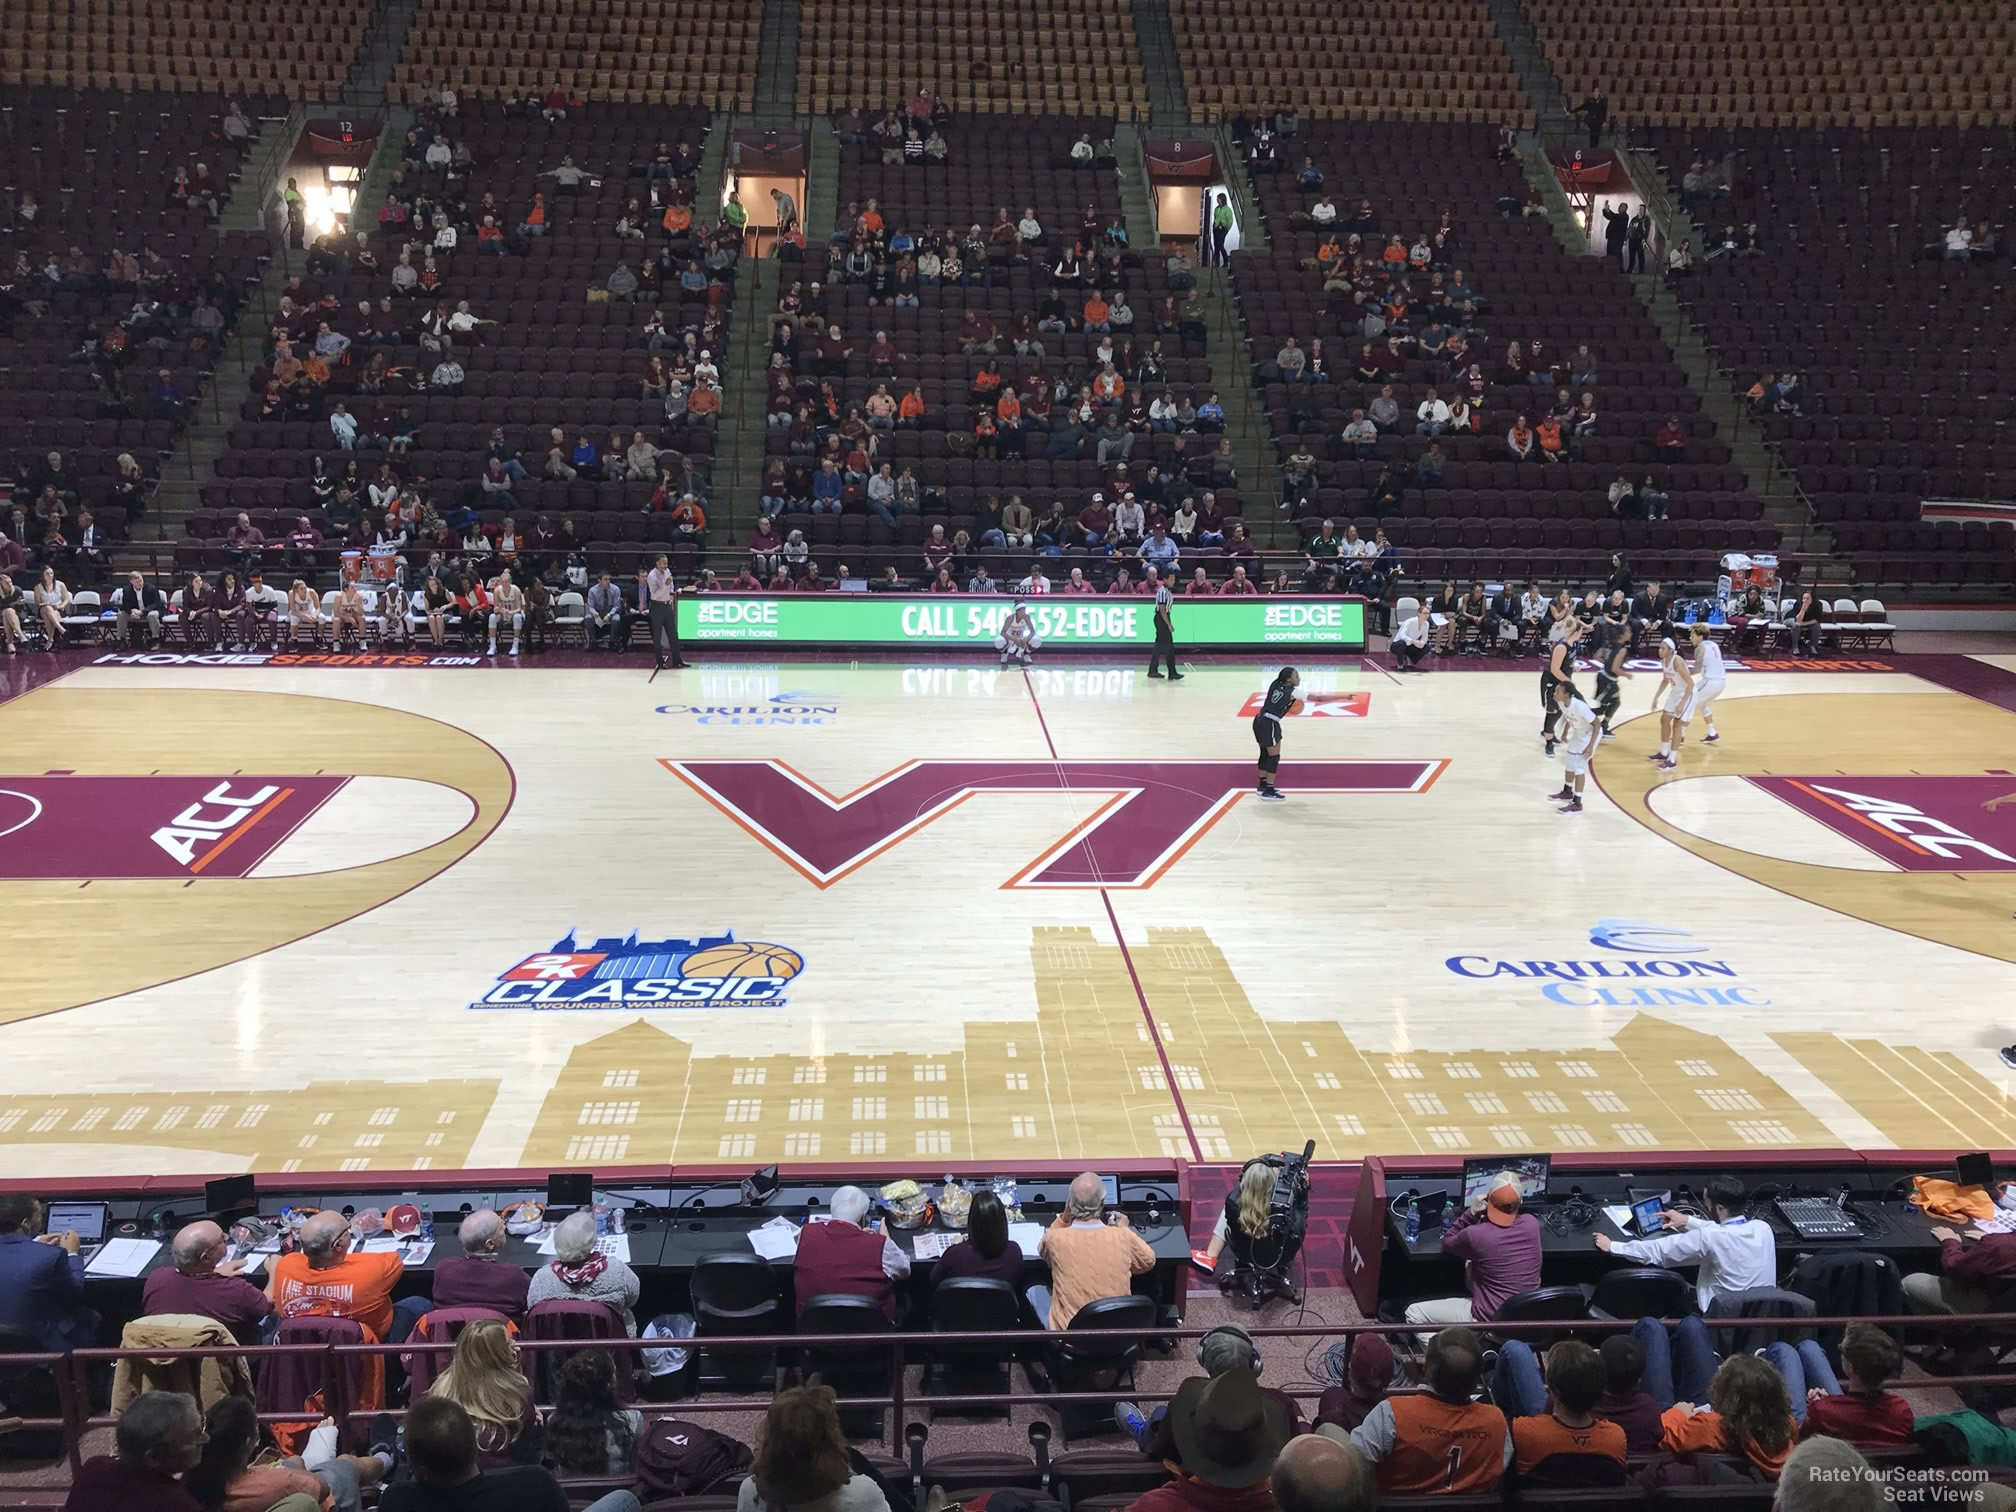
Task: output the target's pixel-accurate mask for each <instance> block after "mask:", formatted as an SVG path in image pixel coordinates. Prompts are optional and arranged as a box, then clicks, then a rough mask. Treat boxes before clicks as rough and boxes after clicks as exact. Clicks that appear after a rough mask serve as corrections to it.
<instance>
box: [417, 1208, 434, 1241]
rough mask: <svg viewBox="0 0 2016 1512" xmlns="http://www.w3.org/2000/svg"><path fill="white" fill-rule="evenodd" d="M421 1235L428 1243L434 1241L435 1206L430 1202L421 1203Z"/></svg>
mask: <svg viewBox="0 0 2016 1512" xmlns="http://www.w3.org/2000/svg"><path fill="white" fill-rule="evenodd" d="M420 1237H421V1239H423V1240H424V1241H426V1242H427V1243H428V1244H432V1243H433V1242H434V1208H433V1205H432V1204H430V1203H425V1202H423V1203H421V1204H420Z"/></svg>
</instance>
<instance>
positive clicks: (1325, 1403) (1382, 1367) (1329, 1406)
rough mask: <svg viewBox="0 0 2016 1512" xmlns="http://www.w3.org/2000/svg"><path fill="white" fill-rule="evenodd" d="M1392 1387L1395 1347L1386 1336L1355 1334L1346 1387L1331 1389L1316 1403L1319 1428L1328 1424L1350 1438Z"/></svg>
mask: <svg viewBox="0 0 2016 1512" xmlns="http://www.w3.org/2000/svg"><path fill="white" fill-rule="evenodd" d="M1392 1385H1393V1346H1392V1345H1391V1344H1389V1343H1387V1342H1386V1336H1385V1335H1384V1334H1376V1333H1362V1334H1354V1335H1353V1336H1352V1339H1351V1354H1350V1359H1349V1362H1348V1363H1347V1364H1346V1365H1345V1367H1344V1383H1343V1385H1341V1386H1332V1387H1330V1388H1329V1389H1328V1390H1327V1391H1325V1392H1324V1393H1323V1395H1322V1397H1321V1398H1320V1399H1319V1400H1318V1401H1317V1403H1316V1422H1317V1424H1318V1426H1319V1427H1320V1426H1321V1425H1323V1424H1326V1423H1327V1424H1330V1425H1331V1426H1333V1427H1337V1428H1341V1429H1343V1430H1344V1432H1345V1433H1346V1434H1347V1435H1348V1434H1349V1433H1350V1431H1351V1430H1352V1429H1353V1428H1356V1427H1357V1426H1358V1425H1359V1424H1360V1423H1362V1422H1364V1421H1365V1419H1366V1417H1367V1416H1368V1415H1369V1414H1370V1413H1371V1411H1372V1409H1373V1408H1374V1407H1377V1406H1378V1405H1379V1404H1380V1403H1381V1402H1383V1401H1385V1400H1386V1393H1387V1391H1388V1390H1389V1389H1390V1388H1391V1387H1392Z"/></svg>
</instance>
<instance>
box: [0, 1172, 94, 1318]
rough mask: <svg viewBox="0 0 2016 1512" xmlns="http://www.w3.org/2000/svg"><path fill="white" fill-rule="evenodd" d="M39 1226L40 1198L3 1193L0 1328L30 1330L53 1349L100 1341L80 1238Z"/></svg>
mask: <svg viewBox="0 0 2016 1512" xmlns="http://www.w3.org/2000/svg"><path fill="white" fill-rule="evenodd" d="M41 1228H42V1204H41V1203H40V1202H38V1201H37V1200H36V1199H35V1198H33V1197H27V1196H23V1195H21V1194H20V1193H16V1192H9V1193H6V1194H4V1195H0V1328H5V1329H12V1330H14V1331H15V1332H17V1333H24V1334H27V1335H28V1336H29V1337H31V1338H33V1339H34V1340H35V1341H36V1344H37V1347H38V1348H41V1349H46V1350H49V1351H51V1352H53V1353H58V1354H68V1353H69V1352H70V1351H71V1350H73V1349H88V1348H90V1347H91V1346H92V1345H93V1344H96V1343H97V1342H98V1314H97V1313H95V1312H93V1311H92V1310H91V1309H90V1308H88V1307H86V1306H85V1305H84V1260H83V1257H82V1256H80V1255H79V1254H78V1253H77V1248H78V1246H77V1236H76V1235H75V1234H74V1233H72V1234H43V1233H42V1232H41Z"/></svg>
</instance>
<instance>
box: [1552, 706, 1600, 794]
mask: <svg viewBox="0 0 2016 1512" xmlns="http://www.w3.org/2000/svg"><path fill="white" fill-rule="evenodd" d="M1554 702H1555V703H1556V704H1558V705H1559V706H1560V709H1561V717H1560V719H1559V720H1558V721H1556V723H1555V727H1554V738H1555V739H1556V740H1557V741H1558V742H1559V743H1560V747H1561V791H1560V792H1558V793H1550V794H1548V797H1550V798H1553V799H1555V800H1557V801H1558V800H1560V799H1563V798H1565V799H1567V800H1568V801H1567V803H1565V804H1564V805H1562V808H1561V812H1562V813H1564V814H1579V813H1581V812H1582V786H1583V784H1584V783H1586V782H1587V781H1588V780H1589V753H1590V752H1591V751H1593V750H1595V749H1596V711H1595V710H1594V709H1592V708H1590V707H1589V705H1588V704H1586V703H1584V702H1583V701H1582V697H1581V695H1580V694H1578V693H1577V692H1576V691H1575V685H1574V684H1573V683H1568V682H1562V683H1557V684H1556V685H1555V688H1554Z"/></svg>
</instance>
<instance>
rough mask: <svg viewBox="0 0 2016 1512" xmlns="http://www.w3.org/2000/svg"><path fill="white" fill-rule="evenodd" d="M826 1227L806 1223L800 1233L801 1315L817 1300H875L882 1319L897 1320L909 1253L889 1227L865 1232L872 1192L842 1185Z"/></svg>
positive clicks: (879, 1226) (798, 1266)
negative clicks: (899, 1284)
mask: <svg viewBox="0 0 2016 1512" xmlns="http://www.w3.org/2000/svg"><path fill="white" fill-rule="evenodd" d="M829 1211H830V1212H831V1214H832V1217H831V1218H830V1219H829V1220H828V1221H827V1222H825V1223H808V1224H806V1225H805V1227H804V1228H803V1229H801V1230H800V1231H799V1234H798V1257H797V1260H796V1262H795V1266H794V1269H795V1271H796V1276H797V1280H796V1287H797V1292H798V1311H799V1312H800V1313H801V1314H802V1313H803V1312H804V1311H805V1305H806V1304H807V1303H808V1302H810V1301H811V1300H812V1299H813V1298H814V1297H825V1296H836V1295H840V1296H850V1297H872V1298H873V1299H874V1300H875V1302H876V1304H877V1305H878V1306H880V1307H881V1309H882V1313H883V1316H884V1317H886V1318H888V1319H889V1320H890V1321H891V1322H894V1321H895V1319H896V1285H895V1283H896V1282H898V1281H900V1280H902V1279H903V1278H904V1277H905V1276H907V1275H909V1274H910V1254H909V1251H907V1250H905V1249H904V1248H903V1247H902V1246H901V1245H900V1244H898V1243H896V1241H895V1240H893V1239H891V1238H890V1237H889V1225H888V1224H887V1223H881V1224H877V1225H876V1226H875V1227H874V1228H863V1227H862V1226H861V1225H862V1220H863V1219H865V1218H866V1217H867V1216H868V1194H867V1193H866V1192H864V1191H862V1190H861V1188H859V1187H855V1186H844V1187H842V1188H840V1190H839V1191H837V1192H835V1193H834V1194H833V1202H832V1206H831V1208H830V1210H829Z"/></svg>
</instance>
